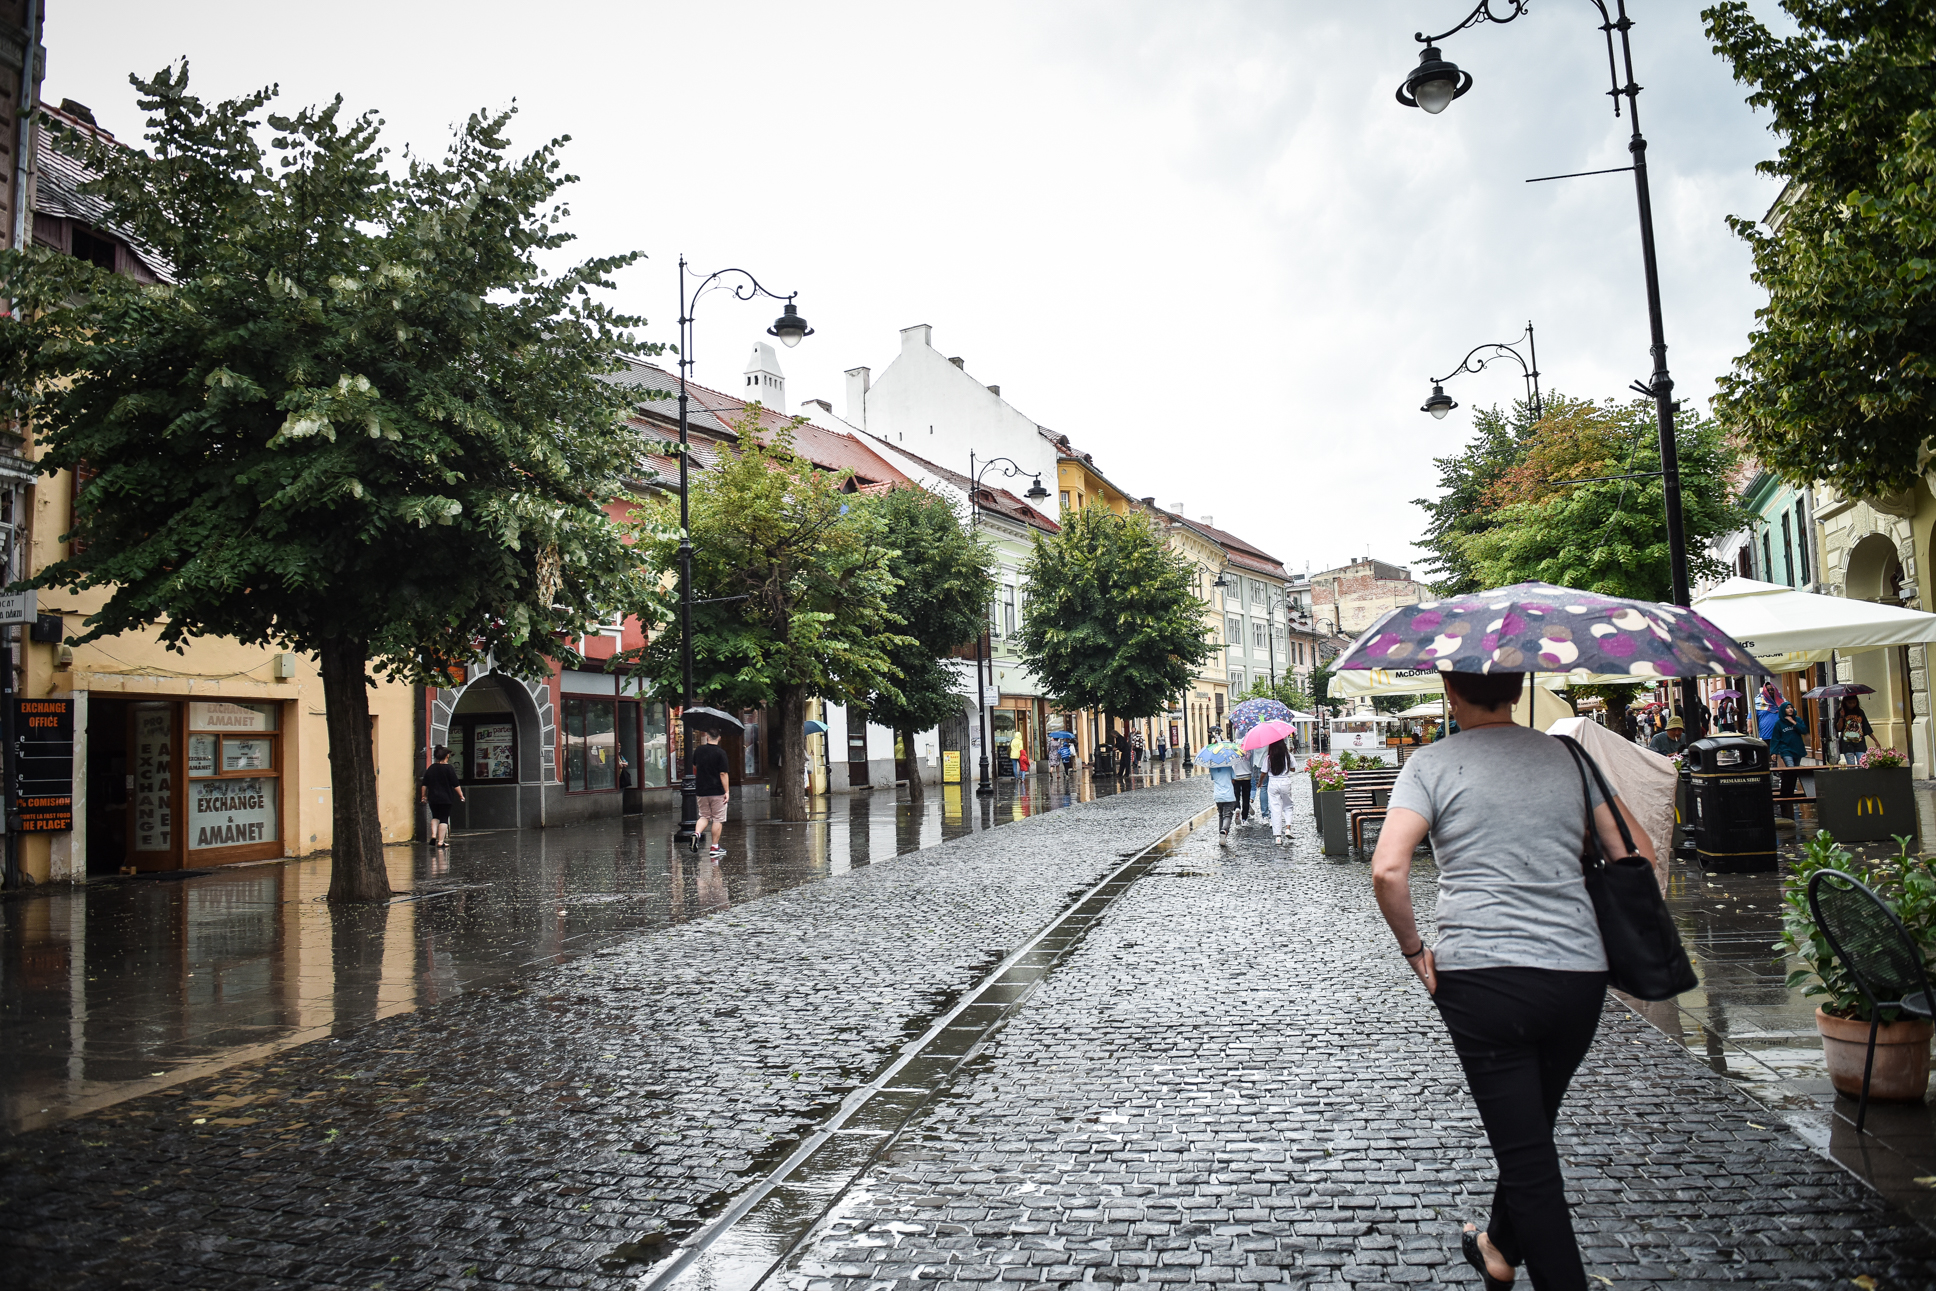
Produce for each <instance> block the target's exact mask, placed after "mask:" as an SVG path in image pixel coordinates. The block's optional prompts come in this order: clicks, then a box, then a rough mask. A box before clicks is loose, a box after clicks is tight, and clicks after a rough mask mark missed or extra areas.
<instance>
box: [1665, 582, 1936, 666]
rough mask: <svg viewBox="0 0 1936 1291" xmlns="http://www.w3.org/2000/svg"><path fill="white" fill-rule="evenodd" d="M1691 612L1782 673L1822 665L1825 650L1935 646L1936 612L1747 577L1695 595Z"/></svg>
mask: <svg viewBox="0 0 1936 1291" xmlns="http://www.w3.org/2000/svg"><path fill="white" fill-rule="evenodd" d="M1694 609H1695V610H1696V611H1697V612H1698V613H1699V614H1700V615H1701V616H1702V617H1703V618H1705V619H1707V621H1708V622H1710V623H1712V624H1713V625H1714V626H1715V627H1717V628H1720V629H1721V630H1722V631H1723V632H1725V633H1727V634H1728V635H1729V636H1731V637H1733V638H1734V639H1735V640H1737V641H1739V642H1740V643H1741V644H1742V645H1744V646H1746V647H1748V649H1750V650H1752V651H1754V655H1755V658H1757V659H1759V660H1760V661H1761V662H1762V663H1764V664H1768V665H1770V666H1772V667H1775V668H1776V671H1782V672H1793V671H1797V670H1799V669H1801V668H1804V667H1806V666H1807V665H1809V664H1811V663H1826V662H1827V661H1828V656H1829V651H1831V650H1842V651H1847V652H1855V651H1860V650H1873V649H1876V648H1877V647H1879V646H1899V645H1925V644H1928V643H1930V642H1936V614H1927V613H1924V612H1923V611H1922V610H1905V609H1903V608H1902V607H1901V606H1897V605H1877V604H1876V603H1875V602H1873V601H1852V600H1849V599H1848V598H1847V597H1843V596H1822V595H1820V594H1818V593H1815V592H1803V591H1798V590H1796V589H1795V588H1792V587H1784V586H1782V585H1781V584H1780V583H1762V582H1757V581H1756V580H1755V579H1752V578H1730V579H1729V580H1728V581H1727V582H1725V583H1722V584H1721V585H1720V586H1719V587H1717V588H1715V589H1714V590H1713V591H1710V592H1707V593H1704V594H1703V595H1700V596H1697V597H1695V598H1694ZM1782 665H1786V666H1782Z"/></svg>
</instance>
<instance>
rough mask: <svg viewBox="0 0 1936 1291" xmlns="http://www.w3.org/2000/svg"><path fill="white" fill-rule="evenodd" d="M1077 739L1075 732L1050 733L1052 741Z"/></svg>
mask: <svg viewBox="0 0 1936 1291" xmlns="http://www.w3.org/2000/svg"><path fill="white" fill-rule="evenodd" d="M1075 737H1076V733H1075V732H1074V731H1050V732H1049V738H1050V739H1052V740H1073V739H1074V738H1075Z"/></svg>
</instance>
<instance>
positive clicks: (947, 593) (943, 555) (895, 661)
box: [867, 488, 995, 802]
mask: <svg viewBox="0 0 1936 1291" xmlns="http://www.w3.org/2000/svg"><path fill="white" fill-rule="evenodd" d="M869 505H870V506H871V507H872V509H873V510H874V512H875V515H876V517H877V518H878V519H879V521H880V524H881V529H882V532H883V533H884V535H885V538H884V541H885V542H887V543H888V544H889V545H890V547H891V548H892V551H891V554H890V556H889V559H888V566H887V568H888V573H889V574H890V575H892V576H893V578H894V580H895V582H896V583H897V586H896V587H895V588H894V590H893V592H892V593H890V595H889V597H888V609H889V611H890V612H891V613H892V614H893V616H894V617H895V618H896V619H897V620H899V622H900V631H901V632H902V633H903V634H904V635H903V636H902V637H900V638H898V639H897V641H896V643H895V644H893V645H891V646H889V647H888V650H887V656H888V660H889V663H890V665H891V667H892V669H893V673H894V689H892V690H884V691H877V692H875V693H874V694H873V695H871V696H869V697H868V700H867V709H868V716H869V718H870V719H871V720H873V721H875V722H878V723H879V724H880V725H882V726H886V727H888V728H890V729H891V730H893V732H894V733H895V735H896V736H897V737H898V738H899V739H900V741H901V746H902V747H903V748H905V749H907V750H909V757H910V758H912V756H913V749H914V736H915V732H917V731H925V730H928V729H929V728H931V727H934V726H937V725H939V724H940V723H942V722H943V721H946V720H947V719H948V718H950V717H953V716H954V715H955V714H957V713H959V712H961V682H960V679H959V675H958V670H957V669H954V668H950V667H949V666H948V665H947V664H946V663H945V662H943V660H944V659H945V658H946V657H947V655H948V653H949V652H950V651H952V650H953V649H954V648H955V647H956V646H959V645H960V644H961V643H962V642H964V641H972V640H973V639H974V637H975V634H976V633H977V632H979V631H980V630H981V628H982V619H983V615H985V614H986V613H987V607H988V603H989V601H990V600H992V599H993V598H994V595H995V574H994V568H995V562H994V557H993V555H992V554H991V553H990V552H989V550H988V548H987V546H986V545H985V544H983V543H982V542H981V541H980V540H978V539H977V538H976V537H975V536H974V534H972V533H971V532H970V531H969V529H968V526H967V525H964V524H963V523H962V522H961V517H960V516H959V515H957V514H956V513H955V509H954V507H953V506H952V505H951V504H950V503H949V502H948V500H947V499H946V498H941V497H937V496H935V495H934V494H932V493H928V492H925V491H923V490H921V489H917V488H897V489H890V490H889V491H888V492H887V493H885V494H882V495H881V496H879V497H877V498H874V499H871V500H870V502H869ZM908 797H909V798H910V799H912V800H913V801H915V802H919V801H921V799H922V797H923V793H922V785H921V776H920V774H919V772H918V770H917V772H916V773H915V774H913V775H910V776H909V777H908Z"/></svg>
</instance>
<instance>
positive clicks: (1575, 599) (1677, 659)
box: [1334, 583, 1936, 680]
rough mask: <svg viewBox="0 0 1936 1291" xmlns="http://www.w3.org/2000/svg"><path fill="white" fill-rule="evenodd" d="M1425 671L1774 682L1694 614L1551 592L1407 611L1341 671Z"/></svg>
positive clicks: (1521, 591) (1523, 591)
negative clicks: (1747, 677) (1739, 677)
mask: <svg viewBox="0 0 1936 1291" xmlns="http://www.w3.org/2000/svg"><path fill="white" fill-rule="evenodd" d="M1931 617H1932V618H1936V615H1932V616H1931ZM1421 666H1423V667H1430V668H1435V669H1437V670H1438V671H1440V672H1478V673H1486V672H1558V673H1568V674H1573V673H1580V674H1586V673H1619V674H1624V675H1625V676H1626V677H1630V678H1634V679H1644V680H1651V679H1655V678H1660V677H1686V676H1696V675H1700V674H1709V675H1721V676H1726V675H1730V674H1745V673H1754V674H1757V675H1759V674H1763V673H1766V672H1767V669H1766V668H1764V667H1763V666H1762V665H1761V664H1760V663H1758V662H1756V661H1755V659H1754V656H1753V655H1751V654H1750V653H1749V652H1748V650H1747V649H1746V647H1744V646H1742V645H1741V644H1740V643H1738V642H1736V641H1735V640H1733V639H1732V638H1731V637H1729V636H1728V635H1727V633H1725V632H1723V631H1721V630H1720V629H1719V628H1717V627H1715V626H1714V625H1713V624H1711V623H1709V622H1708V621H1707V620H1706V619H1704V618H1702V617H1701V616H1700V615H1699V614H1696V613H1695V612H1694V611H1692V610H1687V609H1682V608H1681V607H1680V606H1678V605H1658V604H1655V603H1654V602H1652V601H1631V600H1627V599H1626V598H1624V597H1619V596H1600V595H1598V594H1596V593H1593V592H1582V591H1579V590H1577V589H1575V588H1570V587H1554V586H1553V585H1552V584H1550V583H1515V584H1513V585H1512V586H1511V587H1501V588H1497V589H1494V590H1492V591H1486V592H1473V593H1470V594H1468V595H1464V596H1457V597H1452V598H1450V599H1447V600H1443V601H1424V602H1421V603H1419V604H1417V605H1401V606H1399V607H1398V608H1397V609H1395V610H1392V611H1391V612H1390V613H1388V614H1386V615H1385V616H1384V617H1382V618H1380V619H1379V620H1378V621H1377V622H1376V623H1374V624H1372V625H1371V627H1370V628H1369V629H1367V630H1366V631H1365V633H1364V634H1363V635H1362V636H1360V637H1359V638H1358V639H1357V640H1356V641H1354V642H1352V643H1351V648H1350V649H1349V650H1347V651H1345V653H1344V655H1343V657H1341V658H1340V659H1339V660H1338V662H1337V663H1336V664H1335V665H1334V667H1335V668H1337V669H1338V670H1339V671H1346V670H1353V669H1356V670H1363V669H1368V668H1407V667H1421Z"/></svg>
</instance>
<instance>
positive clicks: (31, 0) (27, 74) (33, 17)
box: [11, 0, 40, 250]
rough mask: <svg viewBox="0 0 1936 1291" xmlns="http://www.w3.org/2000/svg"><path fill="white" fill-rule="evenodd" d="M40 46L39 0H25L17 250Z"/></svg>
mask: <svg viewBox="0 0 1936 1291" xmlns="http://www.w3.org/2000/svg"><path fill="white" fill-rule="evenodd" d="M39 49H40V0H27V38H26V40H25V41H23V42H22V50H21V55H20V101H19V103H18V104H16V105H15V116H14V124H15V126H16V133H15V139H14V152H13V157H14V163H13V192H14V202H13V242H12V243H11V245H12V246H13V247H14V248H15V249H16V250H17V249H19V247H20V246H21V245H22V244H23V243H25V242H26V240H27V212H28V210H29V209H31V206H32V202H31V200H30V198H29V196H28V193H27V180H28V173H27V172H28V169H29V167H30V166H31V164H32V160H33V155H34V154H33V141H34V112H35V109H36V107H37V106H38V104H39V99H40V93H39V86H40V76H39V74H38V70H37V69H36V67H35V58H34V55H35V53H36V52H38V51H39Z"/></svg>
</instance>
